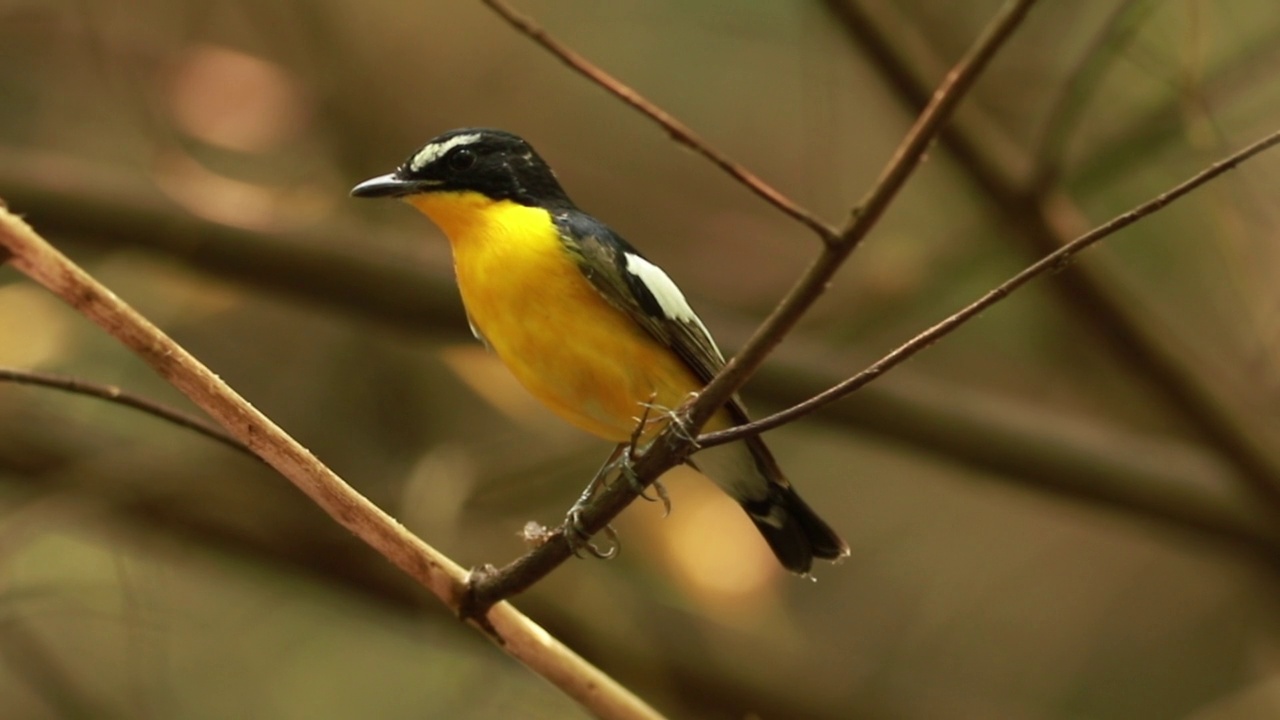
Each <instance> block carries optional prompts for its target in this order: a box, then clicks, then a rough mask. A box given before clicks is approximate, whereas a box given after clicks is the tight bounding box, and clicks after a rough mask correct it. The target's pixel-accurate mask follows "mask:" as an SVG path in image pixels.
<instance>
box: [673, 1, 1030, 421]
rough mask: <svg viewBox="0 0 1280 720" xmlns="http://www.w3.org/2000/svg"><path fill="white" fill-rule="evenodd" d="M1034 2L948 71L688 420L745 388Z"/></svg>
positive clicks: (1017, 6)
mask: <svg viewBox="0 0 1280 720" xmlns="http://www.w3.org/2000/svg"><path fill="white" fill-rule="evenodd" d="M1035 3H1036V0H1013V1H1011V2H1008V3H1006V5H1005V7H1004V8H1002V9H1001V11H1000V13H999V14H998V15H997V16H996V18H995V19H994V20H993V21H992V22H991V23H990V24H989V25H988V26H987V28H986V29H985V30H984V31H983V33H982V35H981V36H979V37H978V39H977V41H975V43H974V44H973V46H972V47H971V48H970V50H969V52H968V53H966V55H965V56H964V57H963V58H962V59H961V60H960V62H959V63H957V64H956V66H955V67H954V68H952V69H951V71H950V72H948V73H947V76H946V77H945V78H944V79H943V81H942V84H941V85H939V86H938V89H937V90H936V91H934V94H933V98H932V99H931V100H930V101H929V104H928V105H927V106H926V107H925V109H924V111H923V112H921V113H920V116H919V117H918V118H917V119H916V122H915V124H914V125H913V126H912V127H911V130H909V131H908V132H907V135H906V137H905V138H903V140H902V143H901V144H899V146H898V149H897V151H896V152H894V154H893V157H892V158H891V159H890V160H889V163H888V165H886V166H885V168H884V170H883V171H882V172H881V174H880V178H879V179H878V180H877V181H876V183H875V184H874V185H873V186H872V188H871V191H870V192H869V193H868V194H867V196H866V198H864V199H863V201H862V202H861V203H859V204H858V206H857V207H856V208H855V209H854V211H853V213H852V215H851V217H850V219H849V222H848V224H846V226H845V227H844V229H843V230H841V231H840V239H839V242H837V243H836V244H834V245H828V246H827V247H826V248H825V249H824V250H823V252H822V254H821V255H820V256H819V257H818V259H817V260H815V261H814V262H813V264H812V265H810V266H809V268H808V270H806V271H805V273H804V275H803V276H802V277H801V278H800V280H799V282H797V283H796V285H795V286H794V287H793V288H792V289H791V291H790V292H789V293H788V294H787V296H786V297H785V298H784V299H783V300H782V302H781V303H779V304H778V307H777V308H775V309H774V311H773V312H772V313H770V315H769V317H768V318H766V319H765V321H764V322H763V323H761V325H760V327H759V328H758V329H757V330H756V332H755V334H754V335H753V336H752V337H751V339H750V340H748V341H747V344H746V345H745V346H743V348H742V349H741V350H739V351H738V353H737V354H736V355H734V357H733V358H732V359H731V360H730V361H729V363H728V365H727V366H726V367H725V368H724V370H722V371H721V372H720V373H719V374H718V375H717V376H716V377H715V378H714V379H712V381H711V382H710V383H709V384H708V385H707V387H706V388H705V389H704V390H703V391H702V393H701V395H700V396H699V398H698V400H697V402H696V403H695V404H694V405H693V407H692V408H690V410H689V421H690V422H691V423H692V426H693V427H701V426H702V424H703V423H704V422H705V421H706V420H707V419H709V418H710V417H711V415H712V414H714V413H715V411H716V409H717V408H719V407H720V406H721V405H723V404H724V403H725V402H727V401H728V400H729V397H730V396H732V395H733V393H735V392H737V391H738V388H740V387H742V385H743V384H744V383H745V382H746V381H747V379H748V378H750V377H751V375H752V374H753V373H754V372H755V371H756V369H757V368H758V367H759V366H760V364H761V363H763V362H764V360H765V358H766V357H768V355H769V353H770V352H772V350H773V348H774V347H776V346H777V344H778V343H780V342H782V339H783V338H784V337H785V336H786V335H787V333H788V332H790V331H791V328H793V327H794V326H795V324H796V323H797V322H799V320H800V318H801V316H803V315H804V313H805V312H806V311H808V309H809V307H810V306H812V305H813V303H814V302H816V301H817V299H818V298H819V297H820V296H821V295H822V294H823V292H824V291H825V290H826V288H827V285H828V283H829V282H830V281H831V278H832V277H834V276H835V274H836V272H837V271H838V270H839V269H840V267H841V266H842V265H843V264H844V262H845V260H847V259H848V257H849V255H850V254H851V253H852V252H853V251H854V250H855V249H856V248H857V247H858V245H859V244H860V243H861V242H862V240H863V239H864V238H865V237H866V236H867V234H868V233H869V232H870V231H871V228H872V227H874V226H875V224H876V223H877V222H878V221H879V220H880V217H881V215H883V214H884V211H885V210H886V209H887V208H888V207H889V204H890V203H892V202H893V200H894V198H895V197H897V195H898V192H899V191H900V190H901V189H902V187H903V185H905V184H906V181H907V179H908V178H909V177H910V176H911V174H912V173H913V172H914V171H915V169H916V167H918V166H919V164H920V161H921V159H923V157H924V154H925V151H926V150H927V149H928V147H929V145H930V144H931V143H932V142H933V140H934V138H935V137H936V136H937V135H938V133H939V132H940V131H941V129H942V127H943V126H944V125H945V124H946V122H947V121H948V120H949V119H950V118H951V115H952V113H953V111H954V110H955V108H956V106H957V105H958V104H959V102H960V100H961V98H963V97H964V96H965V95H966V94H967V93H968V91H969V88H971V87H972V86H973V83H974V81H976V80H977V78H978V76H979V75H980V74H981V73H982V71H983V69H985V68H986V66H987V63H988V62H989V61H990V60H991V58H992V57H994V56H995V54H996V52H997V51H998V50H999V49H1000V48H1001V47H1002V46H1003V45H1004V43H1005V41H1006V40H1008V39H1009V37H1010V36H1011V35H1012V34H1013V31H1014V30H1015V29H1016V28H1017V27H1018V25H1019V24H1020V23H1021V22H1022V19H1023V18H1024V17H1026V14H1027V13H1028V12H1029V11H1030V10H1031V7H1032V6H1033V5H1035Z"/></svg>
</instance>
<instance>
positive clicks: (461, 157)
mask: <svg viewBox="0 0 1280 720" xmlns="http://www.w3.org/2000/svg"><path fill="white" fill-rule="evenodd" d="M475 164H476V154H475V153H473V152H471V151H470V150H467V149H466V148H459V149H457V150H454V151H453V152H452V153H450V154H449V167H450V168H451V169H453V170H458V171H461V170H470V169H471V166H472V165H475Z"/></svg>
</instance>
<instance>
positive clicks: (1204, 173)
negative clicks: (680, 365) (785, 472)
mask: <svg viewBox="0 0 1280 720" xmlns="http://www.w3.org/2000/svg"><path fill="white" fill-rule="evenodd" d="M1277 143H1280V131H1276V132H1274V133H1272V134H1270V135H1268V136H1266V137H1264V138H1263V139H1261V140H1259V141H1257V142H1255V143H1253V144H1252V145H1249V146H1248V147H1246V148H1244V149H1243V150H1240V151H1238V152H1236V153H1233V154H1232V155H1230V156H1228V157H1226V158H1223V159H1222V160H1219V161H1218V162H1216V163H1214V164H1212V165H1210V166H1209V167H1207V168H1205V169H1204V170H1201V171H1200V172H1198V173H1196V174H1195V175H1194V176H1192V177H1191V178H1188V179H1187V180H1185V181H1183V182H1182V183H1180V184H1178V185H1177V186H1175V187H1173V188H1171V189H1170V190H1168V191H1166V192H1163V193H1161V194H1159V195H1157V196H1155V197H1154V198H1152V199H1150V200H1148V201H1147V202H1145V203H1142V204H1141V205H1139V206H1137V207H1135V208H1133V209H1132V210H1129V211H1128V212H1126V213H1123V214H1121V215H1118V216H1116V217H1114V218H1112V219H1111V220H1110V221H1108V222H1106V223H1103V224H1102V225H1099V226H1098V227H1096V228H1094V229H1093V230H1091V231H1089V232H1088V233H1085V234H1084V235H1081V236H1080V237H1078V238H1076V239H1075V240H1072V241H1071V242H1070V243H1067V244H1066V245H1063V246H1062V247H1061V248H1059V249H1058V250H1057V251H1055V252H1053V253H1050V254H1049V255H1046V256H1045V257H1043V258H1041V259H1040V260H1039V261H1038V262H1036V263H1034V264H1033V265H1030V266H1028V267H1027V268H1025V269H1023V270H1022V271H1021V272H1019V273H1018V274H1017V275H1014V276H1013V277H1011V278H1009V279H1008V280H1006V281H1004V282H1003V283H1001V284H1000V285H998V286H996V287H995V288H994V289H992V290H991V291H990V292H988V293H987V294H985V295H983V296H982V297H981V298H978V299H977V300H975V301H974V302H972V303H970V304H969V305H967V306H965V307H964V308H963V309H961V310H959V311H957V312H956V313H954V314H952V315H951V316H950V317H948V318H946V319H945V320H943V321H942V322H939V323H938V324H936V325H934V326H933V327H931V328H929V329H928V330H925V331H924V332H922V333H920V334H919V335H916V336H915V337H914V338H912V339H911V340H909V341H907V342H905V343H903V344H902V345H900V346H898V347H897V348H896V349H894V350H893V351H892V352H890V353H889V354H888V355H885V356H884V357H883V358H881V359H880V360H877V361H876V362H875V363H872V364H871V365H870V366H869V367H867V369H865V370H863V371H862V372H860V373H858V374H857V375H854V376H853V377H851V378H849V379H847V380H845V381H844V382H841V383H840V384H838V385H835V386H834V387H831V388H830V389H828V390H826V391H824V392H822V393H819V394H818V395H815V396H813V397H811V398H809V399H808V400H806V401H804V402H802V403H799V404H798V405H795V406H793V407H790V408H787V409H786V410H783V411H781V412H778V413H774V414H773V415H770V416H768V417H766V418H761V419H759V420H756V421H755V422H752V423H749V424H747V425H739V426H738V427H735V428H730V429H728V430H720V431H718V432H714V433H708V434H706V435H703V436H701V437H699V438H698V445H699V446H700V447H711V446H713V445H720V444H723V443H726V442H731V441H733V440H738V439H740V438H743V437H746V436H748V435H754V434H757V433H761V432H764V431H766V430H771V429H773V428H776V427H779V426H781V425H785V424H786V423H788V422H791V421H792V420H795V419H796V418H798V417H802V416H804V415H807V414H808V413H811V412H813V411H815V410H817V409H818V408H821V407H822V406H824V405H827V404H829V403H832V402H835V401H836V400H839V399H840V398H842V397H844V396H846V395H848V394H849V393H851V392H853V391H854V390H857V389H858V388H860V387H862V386H864V385H866V384H867V383H869V382H871V381H872V380H875V379H876V378H877V377H879V376H880V375H882V374H884V372H885V371H887V370H889V369H891V368H893V367H895V366H897V365H899V364H901V363H902V362H904V361H906V360H907V359H909V358H911V357H912V356H913V355H915V354H916V353H918V352H920V351H921V350H924V349H925V348H927V347H928V346H930V345H932V344H933V343H935V342H937V341H938V340H940V339H942V338H943V337H944V336H946V335H947V334H949V333H951V332H953V331H954V330H956V329H957V328H959V327H960V326H961V325H963V324H965V323H966V322H968V321H969V320H972V319H973V318H974V317H976V316H977V315H978V314H979V313H981V312H982V311H983V310H986V309H987V308H990V307H991V306H992V305H995V304H996V303H998V302H1000V301H1001V300H1004V299H1005V298H1007V297H1008V296H1009V295H1011V294H1013V292H1014V291H1015V290H1017V289H1018V288H1020V287H1022V286H1023V285H1025V284H1026V283H1028V282H1030V281H1031V280H1033V279H1035V278H1037V277H1039V276H1041V275H1044V274H1045V273H1049V272H1057V271H1059V270H1062V269H1063V268H1064V267H1066V264H1067V263H1068V262H1069V261H1070V260H1071V258H1072V257H1073V256H1074V255H1076V254H1077V253H1079V252H1081V251H1082V250H1084V249H1085V248H1088V247H1089V246H1090V245H1093V244H1094V243H1096V242H1098V241H1100V240H1102V239H1104V238H1106V237H1108V236H1110V235H1112V234H1114V233H1116V232H1118V231H1120V230H1122V229H1124V228H1126V227H1128V226H1130V225H1132V224H1133V223H1135V222H1137V221H1139V220H1141V219H1142V218H1144V217H1147V216H1148V215H1152V214H1154V213H1156V212H1159V211H1160V210H1162V209H1164V208H1165V207H1166V206H1168V205H1169V204H1170V203H1173V202H1174V201H1176V200H1178V199H1179V198H1181V197H1183V196H1184V195H1186V194H1188V193H1190V192H1191V191H1193V190H1195V189H1196V188H1198V187H1200V186H1201V185H1204V184H1205V183H1207V182H1209V181H1210V180H1213V179H1214V178H1216V177H1218V176H1219V175H1221V174H1223V173H1225V172H1227V171H1228V170H1232V169H1234V168H1235V167H1236V166H1238V165H1239V164H1240V163H1242V162H1244V161H1246V160H1248V159H1249V158H1251V157H1253V156H1255V155H1257V154H1258V153H1261V152H1262V151H1264V150H1267V149H1269V148H1271V147H1273V146H1275V145H1276V144H1277Z"/></svg>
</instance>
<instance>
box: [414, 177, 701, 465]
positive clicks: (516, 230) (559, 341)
mask: <svg viewBox="0 0 1280 720" xmlns="http://www.w3.org/2000/svg"><path fill="white" fill-rule="evenodd" d="M408 200H409V202H410V203H412V204H413V205H414V206H415V207H416V208H417V209H418V210H420V211H421V212H422V213H423V214H425V215H427V216H428V217H429V218H431V219H432V220H433V221H434V222H435V223H436V225H438V226H439V227H440V229H441V230H442V231H443V232H444V233H445V235H446V236H447V237H448V238H449V242H450V245H451V246H452V249H453V260H454V269H455V272H456V273H457V278H458V288H459V290H460V291H461V294H462V301H463V304H464V305H466V308H467V314H468V315H469V317H470V319H471V322H472V324H473V325H474V326H475V327H476V329H477V330H479V331H480V333H481V334H482V335H483V336H484V337H485V339H486V340H487V341H488V343H489V345H490V347H492V349H493V350H494V352H496V353H497V355H498V357H499V358H501V359H502V361H503V363H505V364H506V366H507V367H508V368H509V369H510V370H511V372H512V373H513V374H514V375H515V376H516V378H517V379H518V380H519V381H520V382H521V384H523V385H524V386H525V388H526V389H528V390H529V392H531V393H533V395H534V396H535V397H537V398H538V399H539V400H541V401H542V402H543V403H545V404H546V405H547V406H548V407H550V408H551V409H552V410H553V411H555V412H556V413H557V414H559V415H560V416H561V417H563V418H564V419H565V420H567V421H569V422H570V423H572V424H574V425H576V426H578V427H580V428H582V429H583V430H586V431H587V432H590V433H592V434H595V435H598V436H600V437H603V438H606V439H609V440H612V441H615V442H622V441H624V440H627V439H628V438H629V437H630V436H631V433H632V431H633V430H634V428H635V426H636V422H637V421H638V419H639V418H640V416H641V415H642V414H643V412H644V408H643V404H644V403H647V402H649V401H650V400H651V399H652V401H653V402H654V403H655V404H657V405H658V406H659V407H663V408H675V407H677V406H679V405H680V403H682V402H684V400H685V399H686V398H687V397H688V395H689V393H691V392H694V391H696V390H698V389H699V388H700V387H701V385H702V384H701V383H700V382H698V381H697V379H696V378H695V377H694V375H693V373H692V372H691V371H690V370H689V369H688V367H686V366H685V364H684V363H683V362H682V361H681V360H680V359H679V358H678V357H677V356H676V355H675V354H674V353H672V352H671V351H670V350H669V349H668V348H666V347H665V346H664V345H662V344H661V343H659V342H657V341H656V340H654V339H653V338H652V337H651V336H650V335H649V334H648V333H647V332H645V331H644V329H643V328H641V327H639V326H638V325H636V324H635V323H633V322H632V321H631V319H630V318H628V317H627V316H626V314H624V313H623V312H622V311H620V310H618V309H617V308H615V307H613V306H612V305H610V304H609V303H608V302H606V301H605V299H604V298H603V297H602V296H601V295H600V293H599V292H598V291H597V290H596V289H595V288H594V287H592V285H591V284H590V282H588V281H587V279H586V278H585V277H584V276H583V275H582V273H581V271H579V270H578V267H577V265H576V264H575V262H574V260H573V258H572V257H571V256H570V255H569V254H568V252H567V251H566V250H565V248H564V246H563V244H562V242H561V240H560V238H559V234H558V232H557V230H556V228H555V226H554V225H553V224H552V222H551V216H550V214H549V213H548V212H547V211H546V210H542V209H540V208H531V207H527V206H524V205H520V204H518V203H514V202H510V201H494V200H491V199H489V198H486V197H484V196H483V195H480V194H478V193H471V192H464V193H431V194H426V195H419V196H414V197H410V198H408ZM656 425H657V424H655V429H656Z"/></svg>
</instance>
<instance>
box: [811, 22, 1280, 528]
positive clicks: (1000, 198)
mask: <svg viewBox="0 0 1280 720" xmlns="http://www.w3.org/2000/svg"><path fill="white" fill-rule="evenodd" d="M824 4H825V5H826V6H827V7H828V8H829V9H830V10H831V12H832V13H833V15H834V16H835V17H836V18H837V19H838V20H840V21H841V27H843V28H844V29H845V31H846V32H847V34H848V35H849V36H850V37H851V38H852V39H853V40H854V41H855V42H856V43H857V44H858V46H859V47H860V48H862V49H863V50H865V51H866V53H867V55H868V57H870V58H871V60H872V61H873V62H874V63H875V64H876V66H877V67H878V68H879V70H880V72H881V74H882V75H884V76H885V77H886V79H887V80H888V86H889V87H890V88H891V89H893V90H894V92H896V93H897V94H898V96H899V97H900V98H901V99H902V101H903V104H904V105H906V106H907V107H911V108H915V107H921V106H922V105H923V104H924V102H925V99H926V97H927V95H926V94H927V91H928V90H927V86H926V85H924V84H923V83H922V82H920V81H919V80H917V79H916V78H915V77H914V75H913V74H912V73H911V71H910V69H909V67H908V63H907V61H906V59H905V58H904V57H902V55H901V52H900V50H899V49H898V48H897V47H896V46H895V45H894V44H893V43H892V42H890V41H889V39H888V38H886V37H885V36H884V35H883V33H881V32H880V31H879V30H878V29H877V28H876V23H875V22H873V21H872V19H871V18H870V17H869V16H868V15H867V14H866V12H865V10H864V9H863V8H862V6H861V5H860V4H859V3H856V2H849V0H825V2H824ZM1273 45H1274V43H1271V44H1270V45H1268V44H1267V43H1261V44H1260V45H1259V52H1263V51H1265V50H1266V49H1269V48H1270V47H1271V46H1273ZM1164 114H1165V115H1168V114H1169V113H1168V110H1167V108H1165V109H1164ZM1153 118H1154V119H1152V118H1148V119H1149V120H1152V122H1147V123H1143V124H1142V127H1150V126H1152V125H1153V123H1155V119H1159V120H1163V116H1161V115H1156V116H1153ZM939 142H940V144H941V145H942V147H943V148H944V149H946V150H947V151H948V152H949V153H950V154H951V155H952V156H953V157H954V159H955V160H956V164H957V165H958V166H959V167H960V168H961V169H962V170H964V172H965V173H966V175H967V176H968V177H969V178H970V179H971V180H972V181H973V182H974V183H975V184H976V185H977V186H978V188H979V190H980V192H979V193H978V197H982V198H987V199H988V200H989V201H990V206H991V208H992V210H993V213H994V215H995V216H996V217H997V218H999V219H1000V220H1002V221H1003V222H1004V223H1005V225H1006V226H1007V228H1008V230H1007V232H1006V236H1007V237H1008V238H1010V239H1011V240H1013V241H1015V242H1018V243H1020V244H1021V245H1022V246H1023V247H1024V248H1026V249H1027V250H1028V251H1029V252H1030V253H1031V254H1032V256H1033V257H1040V256H1043V255H1046V254H1048V253H1051V252H1054V251H1056V250H1058V249H1059V248H1060V247H1062V246H1063V245H1065V244H1066V243H1067V242H1068V241H1069V240H1070V237H1071V236H1070V235H1068V234H1066V232H1065V231H1064V230H1063V228H1062V226H1061V224H1060V223H1059V222H1058V219H1057V218H1055V217H1051V215H1050V212H1051V209H1053V210H1056V211H1057V213H1058V215H1059V216H1061V215H1074V216H1079V217H1082V216H1083V214H1082V213H1080V212H1079V211H1077V210H1076V209H1075V207H1074V205H1073V203H1072V202H1071V200H1070V199H1069V198H1067V197H1066V196H1064V195H1062V194H1061V193H1056V194H1053V195H1049V196H1046V195H1044V194H1038V193H1037V192H1033V191H1031V190H1030V189H1028V188H1027V187H1025V186H1024V184H1023V183H1021V182H1019V181H1017V180H1015V179H1013V178H1012V177H1011V176H1010V174H1009V173H1006V172H1004V171H1003V170H1002V169H1001V168H1000V167H999V166H998V165H997V163H996V162H995V161H994V160H993V158H992V156H991V155H990V154H989V153H986V152H983V151H982V150H981V149H980V148H979V146H978V144H977V142H975V140H974V139H973V137H971V135H970V134H968V133H965V132H964V131H963V129H962V128H960V127H957V126H954V125H952V126H949V127H947V128H945V129H944V130H943V132H942V134H941V135H940V137H939ZM1134 144H1135V139H1134V138H1132V137H1131V138H1129V139H1128V140H1127V142H1126V144H1125V145H1124V147H1125V150H1124V152H1122V153H1119V154H1118V155H1119V156H1122V157H1132V156H1133V155H1134V153H1133V151H1132V149H1131V148H1132V146H1133V145H1134ZM1117 147H1119V146H1117ZM1114 280H1115V273H1113V272H1108V271H1107V268H1106V266H1105V265H1102V264H1098V263H1093V264H1086V265H1075V266H1071V267H1069V268H1068V269H1067V270H1066V272H1063V273H1061V274H1059V275H1057V276H1056V277H1055V281H1056V282H1055V283H1054V284H1053V287H1054V289H1055V290H1056V291H1057V295H1058V297H1059V298H1060V299H1061V301H1062V303H1063V304H1064V306H1065V307H1066V308H1067V309H1069V310H1070V311H1071V312H1072V314H1073V315H1074V316H1075V318H1077V320H1078V322H1080V324H1081V325H1082V326H1083V327H1086V328H1088V329H1090V330H1093V331H1094V332H1095V333H1097V335H1098V336H1099V337H1100V338H1101V339H1102V340H1103V341H1104V342H1105V344H1106V345H1107V346H1108V347H1109V349H1110V350H1111V353H1112V356H1113V357H1114V358H1115V360H1116V361H1117V362H1118V363H1119V364H1120V365H1121V366H1122V367H1124V368H1126V369H1128V370H1129V372H1130V376H1131V377H1132V378H1133V379H1134V381H1135V382H1137V383H1140V384H1142V385H1144V386H1145V387H1146V388H1148V390H1149V391H1150V392H1151V393H1152V395H1153V397H1155V398H1157V399H1159V400H1161V401H1163V402H1165V403H1166V404H1167V406H1168V407H1169V409H1170V410H1171V411H1172V412H1175V413H1177V415H1179V416H1180V417H1181V419H1182V420H1184V421H1185V422H1186V423H1187V424H1188V425H1189V426H1190V427H1192V428H1194V429H1195V430H1196V431H1197V432H1198V433H1199V435H1200V436H1201V437H1202V438H1204V440H1205V441H1206V442H1207V444H1209V445H1210V446H1212V447H1213V448H1214V449H1215V450H1217V451H1218V452H1220V453H1221V454H1222V455H1223V457H1224V458H1227V459H1228V460H1229V461H1230V462H1231V464H1232V465H1233V466H1234V467H1235V468H1236V471H1237V472H1238V473H1239V476H1240V479H1241V481H1242V483H1241V484H1243V485H1245V486H1246V487H1247V488H1248V489H1249V490H1250V491H1251V493H1252V494H1253V495H1255V496H1256V497H1257V498H1259V499H1261V500H1262V501H1263V502H1264V503H1265V504H1266V506H1267V508H1268V509H1269V510H1270V512H1271V513H1272V515H1273V516H1274V515H1276V514H1280V458H1277V456H1276V454H1275V452H1274V451H1273V450H1272V449H1271V447H1270V445H1269V443H1268V442H1267V440H1265V439H1261V438H1258V437H1256V435H1257V432H1256V431H1254V430H1253V429H1252V428H1251V427H1250V424H1249V419H1250V416H1249V413H1248V411H1247V410H1246V409H1244V407H1243V406H1244V405H1245V404H1246V403H1245V401H1244V400H1243V398H1241V397H1240V396H1239V393H1234V394H1233V393H1231V392H1230V391H1229V390H1227V389H1225V388H1224V387H1223V383H1222V382H1221V381H1220V380H1219V379H1218V378H1216V377H1214V376H1213V374H1212V373H1211V372H1209V371H1207V370H1205V369H1204V368H1202V367H1201V364H1198V363H1197V362H1196V361H1195V359H1194V353H1188V352H1187V348H1186V347H1185V346H1184V345H1183V343H1179V342H1174V341H1173V340H1172V339H1171V338H1170V337H1169V336H1168V335H1167V333H1166V334H1162V333H1158V332H1153V331H1151V330H1150V327H1151V323H1150V321H1149V319H1148V318H1147V317H1145V316H1144V315H1142V314H1140V313H1139V312H1138V311H1136V310H1135V309H1134V308H1133V306H1132V303H1131V302H1128V301H1127V299H1126V298H1125V297H1123V295H1122V294H1121V293H1120V292H1118V291H1117V290H1116V289H1115V288H1114Z"/></svg>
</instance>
